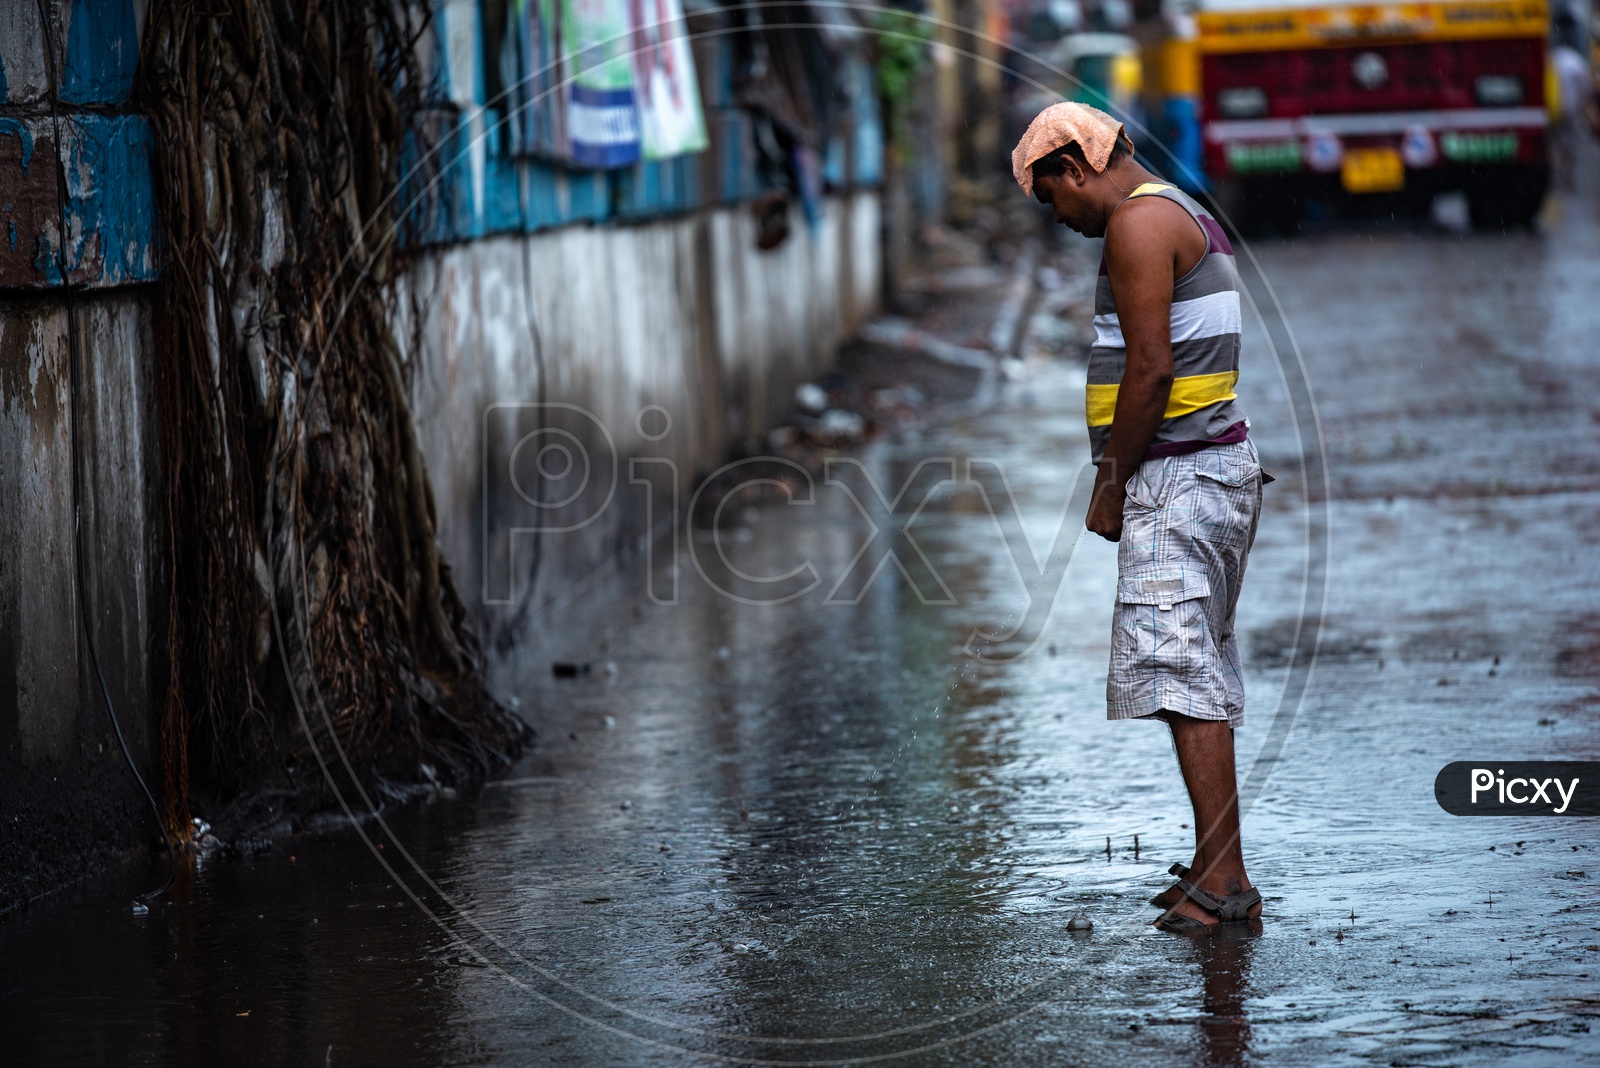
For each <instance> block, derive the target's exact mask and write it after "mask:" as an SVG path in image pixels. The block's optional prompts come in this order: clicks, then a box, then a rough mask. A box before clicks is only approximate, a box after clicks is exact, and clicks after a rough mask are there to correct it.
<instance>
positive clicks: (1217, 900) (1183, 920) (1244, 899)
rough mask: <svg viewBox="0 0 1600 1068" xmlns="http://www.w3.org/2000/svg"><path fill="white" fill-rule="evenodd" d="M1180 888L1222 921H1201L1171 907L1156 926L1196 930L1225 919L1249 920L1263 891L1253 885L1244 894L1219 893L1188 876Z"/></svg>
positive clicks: (1178, 885) (1179, 884) (1221, 921)
mask: <svg viewBox="0 0 1600 1068" xmlns="http://www.w3.org/2000/svg"><path fill="white" fill-rule="evenodd" d="M1174 866H1176V865H1174ZM1177 888H1178V890H1179V891H1180V892H1181V893H1182V894H1183V896H1184V897H1186V898H1188V899H1189V900H1190V901H1193V902H1194V903H1195V904H1196V905H1199V906H1200V907H1201V908H1202V909H1204V910H1205V911H1207V912H1209V913H1211V914H1212V915H1213V916H1215V917H1216V918H1217V921H1218V922H1217V924H1211V923H1201V922H1200V921H1199V920H1196V919H1192V918H1191V917H1188V916H1180V915H1178V914H1177V913H1175V912H1172V911H1171V910H1170V909H1169V910H1168V911H1167V912H1164V913H1162V915H1161V917H1160V918H1159V919H1158V920H1156V926H1157V927H1159V928H1161V929H1162V930H1163V931H1175V932H1178V933H1181V934H1192V933H1194V932H1195V931H1203V930H1205V929H1206V928H1207V927H1215V926H1217V925H1218V924H1223V923H1249V922H1250V909H1251V908H1252V907H1254V906H1255V905H1257V904H1259V903H1260V901H1261V891H1260V890H1258V889H1256V888H1255V887H1253V886H1252V887H1251V888H1250V889H1248V890H1246V891H1245V892H1244V893H1242V894H1232V895H1230V896H1228V897H1218V896H1217V895H1216V894H1213V893H1211V892H1210V891H1209V890H1202V889H1200V888H1199V887H1198V886H1195V885H1194V884H1193V883H1191V882H1190V881H1189V880H1188V879H1179V880H1178V882H1177Z"/></svg>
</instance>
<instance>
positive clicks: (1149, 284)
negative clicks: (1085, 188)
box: [1087, 197, 1205, 541]
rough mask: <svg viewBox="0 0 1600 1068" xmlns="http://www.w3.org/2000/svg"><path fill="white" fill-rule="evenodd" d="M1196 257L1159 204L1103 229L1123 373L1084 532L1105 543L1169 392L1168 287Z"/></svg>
mask: <svg viewBox="0 0 1600 1068" xmlns="http://www.w3.org/2000/svg"><path fill="white" fill-rule="evenodd" d="M1204 254H1205V238H1204V236H1203V235H1202V234H1201V233H1200V229H1199V227H1197V226H1196V225H1195V223H1194V220H1193V219H1192V218H1190V217H1189V213H1188V212H1186V211H1184V210H1183V209H1182V208H1181V207H1179V206H1178V205H1177V204H1174V203H1172V202H1171V201H1170V200H1167V199H1165V198H1164V197H1144V198H1140V199H1138V200H1134V201H1130V202H1127V203H1125V204H1123V205H1122V207H1121V209H1120V210H1118V211H1117V213H1116V215H1115V217H1114V219H1113V224H1112V225H1111V226H1109V227H1108V228H1107V230H1106V274H1107V278H1108V280H1109V281H1110V283H1111V295H1112V300H1113V301H1114V302H1115V304H1116V308H1117V320H1118V321H1119V322H1120V323H1121V325H1122V339H1123V343H1124V344H1125V345H1126V346H1127V366H1126V369H1125V370H1124V371H1123V375H1122V386H1121V388H1120V389H1118V390H1117V406H1116V411H1115V414H1114V415H1113V418H1112V423H1111V438H1110V441H1109V442H1108V443H1107V445H1106V451H1105V454H1104V456H1102V457H1101V460H1100V469H1099V473H1098V475H1097V476H1096V479H1095V496H1094V503H1093V504H1092V505H1091V506H1090V508H1089V518H1088V522H1087V526H1088V528H1089V529H1090V530H1092V531H1094V532H1095V533H1096V534H1099V535H1100V536H1102V537H1104V538H1107V539H1108V540H1110V541H1117V540H1118V539H1120V538H1121V537H1122V504H1123V499H1124V488H1123V487H1124V485H1125V483H1126V482H1127V480H1128V479H1129V478H1130V477H1132V475H1133V472H1134V471H1135V470H1136V469H1137V468H1138V466H1139V464H1140V462H1141V461H1142V460H1143V459H1144V454H1145V451H1146V450H1147V449H1149V448H1150V442H1151V441H1152V440H1154V438H1155V436H1156V431H1157V429H1159V428H1160V426H1161V420H1162V417H1163V416H1164V415H1165V414H1166V410H1167V397H1168V396H1169V395H1170V394H1171V392H1172V330H1171V316H1172V285H1173V282H1174V280H1176V279H1177V278H1178V277H1179V276H1180V275H1182V274H1184V273H1187V271H1189V270H1191V269H1193V267H1194V265H1195V264H1196V263H1198V262H1199V261H1200V257H1201V256H1203V255H1204Z"/></svg>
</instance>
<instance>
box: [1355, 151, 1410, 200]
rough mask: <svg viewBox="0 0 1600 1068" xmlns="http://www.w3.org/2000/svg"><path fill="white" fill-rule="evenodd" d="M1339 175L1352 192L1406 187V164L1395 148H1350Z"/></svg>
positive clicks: (1391, 189) (1383, 191) (1392, 190)
mask: <svg viewBox="0 0 1600 1068" xmlns="http://www.w3.org/2000/svg"><path fill="white" fill-rule="evenodd" d="M1339 177H1340V178H1342V179H1343V180H1344V187H1345V189H1346V190H1347V191H1349V192H1351V193H1392V192H1394V191H1395V190H1397V189H1404V188H1405V187H1406V167H1405V164H1403V163H1401V162H1400V153H1399V152H1396V151H1395V150H1394V149H1392V148H1352V149H1347V150H1346V151H1345V154H1344V162H1343V164H1341V165H1340V168H1339Z"/></svg>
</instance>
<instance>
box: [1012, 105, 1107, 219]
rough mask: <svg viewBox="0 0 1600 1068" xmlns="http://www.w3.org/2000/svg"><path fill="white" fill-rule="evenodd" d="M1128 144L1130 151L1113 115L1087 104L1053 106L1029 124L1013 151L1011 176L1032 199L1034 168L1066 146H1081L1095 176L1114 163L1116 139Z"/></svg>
mask: <svg viewBox="0 0 1600 1068" xmlns="http://www.w3.org/2000/svg"><path fill="white" fill-rule="evenodd" d="M1119 137H1120V138H1122V139H1123V140H1124V141H1128V151H1129V152H1130V153H1131V152H1132V151H1133V142H1132V141H1129V140H1128V135H1127V134H1126V133H1124V132H1123V129H1122V123H1120V122H1118V121H1117V120H1116V119H1113V118H1112V117H1111V116H1110V115H1107V114H1106V113H1105V112H1103V111H1101V110H1099V109H1098V108H1092V107H1090V106H1089V105H1087V104H1074V103H1070V102H1068V103H1064V104H1051V105H1050V106H1049V107H1047V108H1045V109H1044V110H1043V111H1041V112H1039V114H1038V115H1036V116H1035V117H1034V120H1033V121H1032V122H1031V123H1029V124H1028V132H1027V133H1025V134H1023V135H1022V140H1020V141H1018V142H1017V147H1016V148H1014V149H1012V150H1011V173H1012V175H1014V176H1015V177H1016V179H1017V184H1018V185H1020V186H1021V187H1022V191H1023V192H1024V193H1026V194H1027V195H1028V196H1030V197H1031V196H1033V165H1034V164H1035V163H1037V162H1038V161H1039V160H1042V159H1044V158H1045V157H1046V156H1048V155H1049V154H1050V153H1052V152H1054V151H1055V150H1056V149H1058V148H1060V147H1062V146H1063V145H1067V144H1071V143H1072V142H1073V141H1076V142H1078V147H1080V148H1082V149H1083V158H1084V159H1086V160H1088V161H1089V166H1091V167H1093V168H1094V170H1095V173H1096V174H1099V173H1100V172H1101V171H1104V170H1105V169H1106V164H1107V163H1109V162H1110V161H1111V149H1112V147H1113V146H1115V145H1116V143H1117V138H1119Z"/></svg>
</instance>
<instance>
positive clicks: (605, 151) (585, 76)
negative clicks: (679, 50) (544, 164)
mask: <svg viewBox="0 0 1600 1068" xmlns="http://www.w3.org/2000/svg"><path fill="white" fill-rule="evenodd" d="M551 2H556V0H551ZM560 2H561V6H562V8H563V15H564V17H563V18H562V19H561V37H562V44H563V45H564V48H565V59H566V76H567V138H568V141H569V145H570V156H571V159H572V162H573V163H575V164H577V165H578V166H580V167H625V166H627V165H628V164H630V163H635V162H637V161H638V159H639V153H640V145H639V108H638V106H637V103H636V101H635V99H634V92H633V64H632V62H630V60H629V53H630V52H631V51H632V45H633V32H632V31H633V20H632V18H631V17H630V12H629V10H628V5H629V2H630V0H560Z"/></svg>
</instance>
